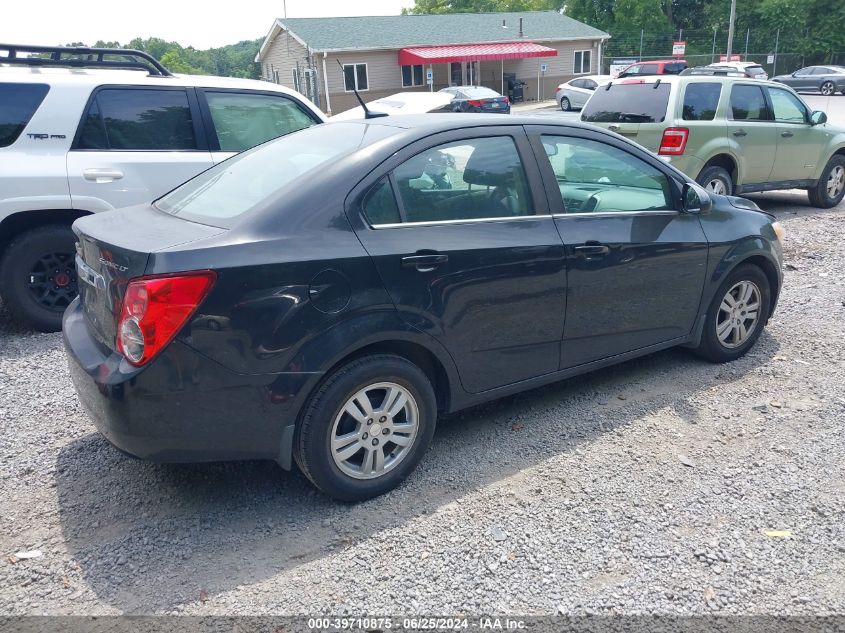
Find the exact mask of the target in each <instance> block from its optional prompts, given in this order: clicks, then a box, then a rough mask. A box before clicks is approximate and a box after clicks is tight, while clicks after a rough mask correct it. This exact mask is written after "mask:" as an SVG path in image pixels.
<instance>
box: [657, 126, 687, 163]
mask: <svg viewBox="0 0 845 633" xmlns="http://www.w3.org/2000/svg"><path fill="white" fill-rule="evenodd" d="M688 139H689V128H685V127H667V128H666V129H665V130H664V131H663V138H662V139H660V149H659V150H658V151H657V153H658V154H660V155H661V156H680V155H681V154H683V153H684V150H685V149H686V147H687V140H688Z"/></svg>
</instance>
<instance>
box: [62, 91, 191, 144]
mask: <svg viewBox="0 0 845 633" xmlns="http://www.w3.org/2000/svg"><path fill="white" fill-rule="evenodd" d="M78 146H79V148H80V149H108V150H153V151H156V150H158V151H162V150H192V149H197V141H196V137H195V136H194V124H193V121H192V119H191V109H190V107H189V106H188V95H187V94H186V93H185V91H184V90H157V89H149V90H148V89H127V88H106V89H104V90H100V91H99V92H98V93H97V95H96V97H95V98H94V99H93V100H92V101H91V104H90V106H89V107H88V111H87V112H86V113H85V117H84V119H83V122H82V130H81V133H80V137H79V143H78Z"/></svg>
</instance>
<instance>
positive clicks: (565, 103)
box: [560, 97, 572, 112]
mask: <svg viewBox="0 0 845 633" xmlns="http://www.w3.org/2000/svg"><path fill="white" fill-rule="evenodd" d="M560 109H561V110H563V111H564V112H569V111H570V110H571V109H572V104H571V103H569V99H567V98H566V97H564V98H563V99H561V100H560Z"/></svg>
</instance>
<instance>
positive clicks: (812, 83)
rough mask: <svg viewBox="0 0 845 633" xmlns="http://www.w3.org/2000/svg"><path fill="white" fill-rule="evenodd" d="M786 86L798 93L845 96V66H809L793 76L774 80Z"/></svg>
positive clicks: (781, 76) (778, 77) (797, 71)
mask: <svg viewBox="0 0 845 633" xmlns="http://www.w3.org/2000/svg"><path fill="white" fill-rule="evenodd" d="M773 81H777V82H779V83H782V84H786V85H787V86H789V87H791V88H792V89H793V90H796V91H799V92H800V91H803V90H812V91H818V92H821V93H822V94H823V95H825V96H830V95H832V94H836V92H837V91H839V92H841V93H842V94H843V95H845V67H843V66H807V67H806V68H802V69H800V70H796V71H795V72H794V73H792V74H791V75H778V76H777V77H775V78H774V79H773Z"/></svg>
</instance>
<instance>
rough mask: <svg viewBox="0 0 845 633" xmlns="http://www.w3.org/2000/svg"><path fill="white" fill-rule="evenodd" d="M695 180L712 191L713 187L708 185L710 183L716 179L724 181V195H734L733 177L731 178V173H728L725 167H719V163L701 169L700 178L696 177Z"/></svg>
mask: <svg viewBox="0 0 845 633" xmlns="http://www.w3.org/2000/svg"><path fill="white" fill-rule="evenodd" d="M695 181H696V182H697V183H698V184H699V185H701V186H702V187H704V188H705V189H707V190H708V191H712V189H709V188H708V186H707V185H708V184H709V183H712V182H714V181H719V182H721V183H722V186H723V187H724V188H725V193H724V195H726V196H732V195H733V191H734V181H733V178H731V175H730V173H728V171H727V170H726V169H725V168H723V167H719V166H717V165H710V166H708V167H705V168H704V169H702V170H701V173H700V174H698V178H696V179H695Z"/></svg>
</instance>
